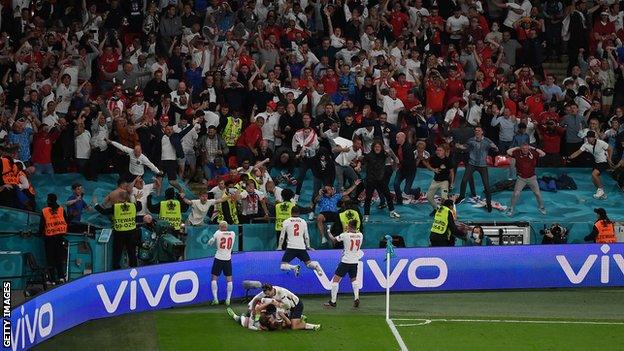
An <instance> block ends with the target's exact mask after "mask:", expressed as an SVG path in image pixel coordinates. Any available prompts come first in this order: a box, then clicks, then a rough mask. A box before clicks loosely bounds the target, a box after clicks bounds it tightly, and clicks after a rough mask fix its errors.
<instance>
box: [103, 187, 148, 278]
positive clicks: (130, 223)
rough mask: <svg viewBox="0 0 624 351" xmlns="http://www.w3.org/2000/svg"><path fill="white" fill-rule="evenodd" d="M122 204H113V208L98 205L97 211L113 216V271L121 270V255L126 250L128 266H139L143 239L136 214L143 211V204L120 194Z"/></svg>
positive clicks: (125, 194)
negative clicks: (140, 246)
mask: <svg viewBox="0 0 624 351" xmlns="http://www.w3.org/2000/svg"><path fill="white" fill-rule="evenodd" d="M120 195H121V200H122V202H117V203H115V204H113V206H112V207H109V208H103V207H102V206H101V205H99V204H96V205H95V209H96V210H97V211H98V212H100V213H102V214H104V215H107V216H111V222H112V224H113V269H121V263H120V261H121V254H122V252H123V250H126V254H127V255H128V266H129V267H136V266H137V248H138V246H139V242H140V239H141V236H140V230H139V229H137V221H136V214H137V211H141V208H142V206H141V202H136V203H133V202H130V194H128V193H127V192H123V193H121V194H120Z"/></svg>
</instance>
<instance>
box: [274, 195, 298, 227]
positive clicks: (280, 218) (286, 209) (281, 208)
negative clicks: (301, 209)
mask: <svg viewBox="0 0 624 351" xmlns="http://www.w3.org/2000/svg"><path fill="white" fill-rule="evenodd" d="M293 207H295V204H294V203H292V202H290V201H284V202H279V203H276V204H275V230H276V231H278V232H279V231H281V230H282V225H283V224H284V221H285V220H287V219H288V218H289V217H290V211H292V209H293Z"/></svg>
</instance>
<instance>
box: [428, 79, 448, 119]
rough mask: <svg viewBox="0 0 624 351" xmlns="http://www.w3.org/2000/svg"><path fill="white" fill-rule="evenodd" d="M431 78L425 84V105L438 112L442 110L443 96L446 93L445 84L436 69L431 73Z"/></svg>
mask: <svg viewBox="0 0 624 351" xmlns="http://www.w3.org/2000/svg"><path fill="white" fill-rule="evenodd" d="M431 75H432V77H433V78H432V79H430V80H428V81H427V85H426V91H427V93H426V99H427V101H426V102H427V104H426V107H427V108H429V109H431V111H432V112H433V113H440V112H442V110H444V96H445V95H446V90H445V88H446V86H445V82H444V78H442V75H441V74H440V73H439V72H438V71H435V70H434V71H433V72H432V73H431Z"/></svg>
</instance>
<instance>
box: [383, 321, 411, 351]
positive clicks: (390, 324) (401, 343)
mask: <svg viewBox="0 0 624 351" xmlns="http://www.w3.org/2000/svg"><path fill="white" fill-rule="evenodd" d="M386 323H388V327H390V330H391V331H392V335H394V338H395V339H396V341H397V342H398V343H399V347H400V348H401V351H409V350H408V349H407V346H406V345H405V341H403V338H402V337H401V334H399V331H398V330H397V328H396V327H395V326H394V322H393V321H392V319H389V318H387V319H386Z"/></svg>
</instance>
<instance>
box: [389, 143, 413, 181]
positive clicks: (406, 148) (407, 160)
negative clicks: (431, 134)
mask: <svg viewBox="0 0 624 351" xmlns="http://www.w3.org/2000/svg"><path fill="white" fill-rule="evenodd" d="M399 148H400V149H401V150H402V152H403V159H402V160H401V164H400V165H399V172H401V173H409V172H416V157H414V146H412V144H410V143H408V142H407V141H406V142H404V143H403V145H400V146H399V145H397V146H396V148H395V149H394V153H395V154H396V155H397V157H399Z"/></svg>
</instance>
